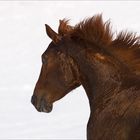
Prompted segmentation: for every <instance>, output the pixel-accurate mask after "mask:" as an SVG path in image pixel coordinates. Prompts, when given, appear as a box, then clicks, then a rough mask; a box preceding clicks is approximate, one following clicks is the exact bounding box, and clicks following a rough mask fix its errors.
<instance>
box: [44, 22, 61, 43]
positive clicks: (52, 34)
mask: <svg viewBox="0 0 140 140" xmlns="http://www.w3.org/2000/svg"><path fill="white" fill-rule="evenodd" d="M45 27H46V33H47V35H48V36H49V37H50V38H51V39H52V41H53V42H54V43H57V42H58V41H60V40H61V36H60V35H58V34H57V33H56V32H55V31H53V30H52V29H51V27H50V26H49V25H47V24H45Z"/></svg>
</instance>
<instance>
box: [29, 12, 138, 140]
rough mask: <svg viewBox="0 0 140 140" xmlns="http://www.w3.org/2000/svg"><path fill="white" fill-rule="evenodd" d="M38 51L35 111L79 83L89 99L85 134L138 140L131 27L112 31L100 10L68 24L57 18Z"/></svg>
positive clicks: (103, 139) (99, 139)
mask: <svg viewBox="0 0 140 140" xmlns="http://www.w3.org/2000/svg"><path fill="white" fill-rule="evenodd" d="M46 32H47V35H48V36H49V37H50V38H51V39H52V42H51V43H50V45H49V46H48V48H47V50H46V51H45V52H44V53H43V54H42V68H41V73H40V76H39V79H38V81H37V83H36V86H35V89H34V94H33V96H32V99H31V102H32V104H33V105H34V106H35V108H36V109H37V110H38V111H39V112H50V111H51V110H52V107H53V103H54V102H55V101H57V100H59V99H61V98H62V97H64V96H65V95H66V94H67V93H69V92H70V91H71V90H73V89H74V88H76V87H78V86H80V85H82V86H83V88H84V89H85V91H86V94H87V96H88V99H89V104H90V111H91V112H90V118H89V121H88V124H87V139H88V140H140V39H139V37H137V36H136V34H135V33H131V32H127V31H121V32H120V33H118V34H117V35H116V36H114V35H113V33H112V31H111V27H110V21H106V22H103V20H102V15H95V16H93V17H92V18H88V19H86V20H83V21H82V22H80V23H79V24H77V25H75V26H70V25H69V24H68V20H66V19H64V20H60V25H59V28H58V33H56V32H55V31H53V30H52V29H51V28H50V26H48V25H46Z"/></svg>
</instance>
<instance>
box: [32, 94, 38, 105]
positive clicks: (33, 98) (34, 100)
mask: <svg viewBox="0 0 140 140" xmlns="http://www.w3.org/2000/svg"><path fill="white" fill-rule="evenodd" d="M31 103H32V104H33V105H35V104H37V97H36V95H33V96H32V98H31Z"/></svg>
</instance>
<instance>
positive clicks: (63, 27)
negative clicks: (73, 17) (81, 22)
mask: <svg viewBox="0 0 140 140" xmlns="http://www.w3.org/2000/svg"><path fill="white" fill-rule="evenodd" d="M68 22H69V20H66V19H63V20H59V28H58V33H59V34H60V35H62V36H64V35H66V34H68V33H69V32H70V31H72V29H73V27H72V26H70V25H68Z"/></svg>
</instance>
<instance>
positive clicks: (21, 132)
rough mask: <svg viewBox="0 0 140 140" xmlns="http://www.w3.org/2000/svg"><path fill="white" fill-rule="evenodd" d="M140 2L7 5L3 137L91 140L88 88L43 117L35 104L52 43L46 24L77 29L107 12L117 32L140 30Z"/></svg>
mask: <svg viewBox="0 0 140 140" xmlns="http://www.w3.org/2000/svg"><path fill="white" fill-rule="evenodd" d="M139 7H140V2H139V1H122V2H121V1H116V2H115V1H106V2H105V1H93V2H92V1H75V2H74V1H67V2H65V1H58V2H57V1H40V2H39V1H29V2H27V1H21V2H20V1H12V2H10V1H6V2H4V1H1V2H0V38H1V40H0V64H1V66H0V139H8V138H12V139H21V138H22V139H23V138H25V139H33V138H40V139H41V138H42V139H43V138H44V139H86V125H87V122H88V118H89V113H90V109H89V104H88V99H87V96H86V93H85V91H84V89H83V88H82V87H79V88H77V89H76V90H74V91H72V92H70V93H69V94H68V95H67V96H65V97H64V98H63V99H61V100H59V101H57V102H56V103H55V104H54V109H53V111H52V112H51V113H49V114H47V113H39V112H37V111H36V110H35V108H34V107H33V106H32V104H31V103H30V98H31V96H32V93H33V89H34V86H35V83H36V81H37V79H38V76H39V72H40V68H41V54H42V53H43V52H44V51H45V49H46V48H47V46H48V44H49V42H50V41H51V40H50V39H49V38H48V37H47V36H46V33H45V26H44V24H45V23H47V24H49V25H50V26H51V27H52V28H53V29H55V30H57V27H58V23H59V22H58V21H59V19H63V18H65V17H66V18H68V19H71V21H70V23H71V24H72V25H74V24H76V23H78V22H79V21H81V20H82V19H84V18H85V17H91V16H93V15H95V14H97V13H103V17H104V19H105V20H107V19H110V20H111V22H112V25H113V30H114V31H115V30H118V31H120V30H122V29H129V30H131V31H134V32H138V33H139V32H140V28H139V27H140V25H139V13H140V8H139Z"/></svg>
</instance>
